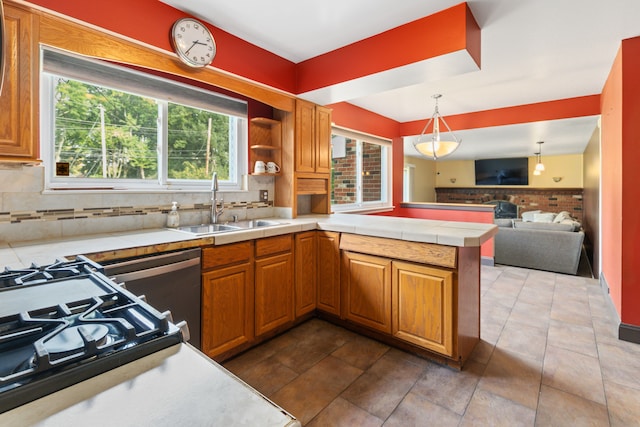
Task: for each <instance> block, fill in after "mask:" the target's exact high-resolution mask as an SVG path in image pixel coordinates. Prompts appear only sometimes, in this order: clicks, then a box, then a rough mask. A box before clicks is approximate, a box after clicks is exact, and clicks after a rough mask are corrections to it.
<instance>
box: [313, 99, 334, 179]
mask: <svg viewBox="0 0 640 427" xmlns="http://www.w3.org/2000/svg"><path fill="white" fill-rule="evenodd" d="M315 143H316V147H315V149H316V153H315V154H316V155H315V157H316V159H315V160H316V162H315V171H316V173H331V110H330V109H328V108H325V107H321V106H319V105H316V114H315Z"/></svg>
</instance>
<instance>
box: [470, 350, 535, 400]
mask: <svg viewBox="0 0 640 427" xmlns="http://www.w3.org/2000/svg"><path fill="white" fill-rule="evenodd" d="M541 375H542V361H539V360H536V359H532V358H530V357H526V356H523V355H521V354H518V353H512V352H508V351H505V350H503V349H500V348H498V347H496V349H495V350H494V351H493V355H492V356H491V359H490V360H489V364H488V365H487V368H486V370H485V371H484V375H483V376H482V378H481V379H480V382H479V383H478V388H480V389H482V390H484V391H488V392H491V393H493V394H495V395H497V396H502V397H504V398H505V399H510V400H512V401H514V402H516V403H518V404H520V405H522V406H525V407H527V408H531V409H534V410H535V408H536V406H537V404H538V392H539V391H540V378H541Z"/></svg>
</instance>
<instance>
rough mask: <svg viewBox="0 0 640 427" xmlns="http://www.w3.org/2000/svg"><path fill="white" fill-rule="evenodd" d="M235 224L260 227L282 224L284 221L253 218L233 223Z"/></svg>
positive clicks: (244, 226)
mask: <svg viewBox="0 0 640 427" xmlns="http://www.w3.org/2000/svg"><path fill="white" fill-rule="evenodd" d="M232 224H233V225H234V226H237V227H240V228H260V227H273V226H276V225H282V224H283V223H282V222H278V221H269V220H266V219H252V220H248V221H238V222H233V223H232Z"/></svg>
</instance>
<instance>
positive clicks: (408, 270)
mask: <svg viewBox="0 0 640 427" xmlns="http://www.w3.org/2000/svg"><path fill="white" fill-rule="evenodd" d="M392 269H393V278H392V301H393V315H392V317H393V321H392V324H393V336H395V337H396V338H399V339H401V340H403V341H407V342H410V343H412V344H415V345H418V346H420V347H423V348H426V349H429V350H433V351H435V352H437V353H440V354H444V355H447V356H451V355H452V354H453V313H452V312H453V273H452V272H451V271H448V270H443V269H439V268H433V267H427V266H424V265H419V264H412V263H407V262H401V261H393V266H392Z"/></svg>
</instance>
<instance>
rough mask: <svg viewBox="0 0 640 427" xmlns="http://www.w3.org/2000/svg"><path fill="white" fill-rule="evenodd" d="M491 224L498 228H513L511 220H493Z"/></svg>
mask: <svg viewBox="0 0 640 427" xmlns="http://www.w3.org/2000/svg"><path fill="white" fill-rule="evenodd" d="M493 223H494V224H495V225H497V226H498V227H507V228H511V227H513V220H512V219H511V218H495V219H494V220H493Z"/></svg>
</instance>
